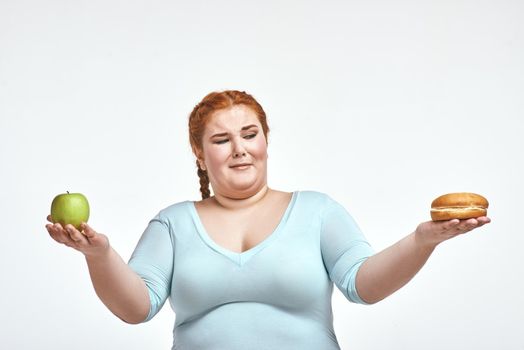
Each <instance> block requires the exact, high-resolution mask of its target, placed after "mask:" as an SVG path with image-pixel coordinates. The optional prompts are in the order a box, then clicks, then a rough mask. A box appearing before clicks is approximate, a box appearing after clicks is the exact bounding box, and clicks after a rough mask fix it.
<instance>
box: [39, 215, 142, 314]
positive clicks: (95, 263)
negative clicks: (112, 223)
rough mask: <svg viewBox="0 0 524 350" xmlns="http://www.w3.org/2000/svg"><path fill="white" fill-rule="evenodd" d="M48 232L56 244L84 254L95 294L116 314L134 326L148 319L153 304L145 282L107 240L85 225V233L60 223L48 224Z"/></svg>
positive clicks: (49, 218) (83, 225)
mask: <svg viewBox="0 0 524 350" xmlns="http://www.w3.org/2000/svg"><path fill="white" fill-rule="evenodd" d="M48 220H49V221H51V217H50V216H49V217H48ZM46 229H47V231H48V232H49V235H50V236H51V237H52V238H53V239H54V240H55V241H57V242H59V243H62V244H65V245H66V246H68V247H71V248H73V249H76V250H78V251H80V252H81V253H83V254H84V256H85V259H86V262H87V266H88V268H89V274H90V276H91V282H92V283H93V287H94V288H95V292H96V294H97V295H98V297H99V298H100V300H101V301H102V302H103V303H104V305H106V306H107V308H108V309H109V310H110V311H111V312H112V313H113V314H115V315H116V316H117V317H119V318H120V319H122V320H123V321H124V322H127V323H132V324H136V323H140V322H142V321H143V320H144V319H145V318H146V317H147V315H148V313H149V307H150V302H149V293H148V291H147V287H146V285H145V282H144V281H143V280H142V278H140V276H138V275H137V274H136V273H135V272H134V271H133V270H132V269H131V268H130V267H129V266H128V265H127V264H126V263H125V262H124V260H122V258H121V257H120V256H119V255H118V253H117V252H116V251H115V250H114V249H113V248H112V247H111V246H110V245H109V240H108V238H107V236H105V235H103V234H101V233H97V232H95V231H94V230H93V229H92V228H91V227H89V226H88V225H87V224H85V223H83V224H82V227H81V229H82V232H80V231H79V230H77V229H75V228H74V227H73V226H72V225H66V226H65V227H62V226H61V225H60V224H58V223H57V224H47V225H46Z"/></svg>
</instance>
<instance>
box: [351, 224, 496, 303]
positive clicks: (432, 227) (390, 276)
mask: <svg viewBox="0 0 524 350" xmlns="http://www.w3.org/2000/svg"><path fill="white" fill-rule="evenodd" d="M490 221H491V220H490V219H489V218H488V217H485V216H483V217H479V218H476V219H467V220H457V219H453V220H449V221H437V222H434V221H428V222H423V223H421V224H420V225H418V227H417V229H416V230H415V232H413V233H411V234H410V235H408V236H407V237H405V238H403V239H401V240H400V241H398V242H397V243H395V244H393V245H392V246H390V247H388V248H386V249H384V250H383V251H381V252H379V253H377V254H375V255H373V256H371V257H369V258H368V259H367V260H366V261H365V262H364V263H363V264H362V266H360V269H359V270H358V273H357V276H356V289H357V292H358V295H359V296H360V298H361V299H362V300H364V301H365V302H366V303H369V304H373V303H376V302H378V301H380V300H382V299H384V298H385V297H387V296H389V295H391V294H392V293H394V292H395V291H397V290H398V289H400V288H401V287H403V286H404V285H405V284H406V283H408V282H409V281H410V280H411V279H412V278H413V276H415V275H416V274H417V272H418V271H419V270H420V269H421V268H422V266H424V264H425V263H426V261H427V260H428V258H429V256H430V255H431V253H432V252H433V251H434V250H435V248H436V246H437V245H439V244H440V243H442V242H444V241H446V240H448V239H450V238H453V237H455V236H458V235H460V234H463V233H466V232H469V231H471V230H473V229H475V228H478V227H481V226H482V225H485V224H487V223H489V222H490Z"/></svg>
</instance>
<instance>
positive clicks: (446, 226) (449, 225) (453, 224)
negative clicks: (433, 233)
mask: <svg viewBox="0 0 524 350" xmlns="http://www.w3.org/2000/svg"><path fill="white" fill-rule="evenodd" d="M439 224H440V225H441V227H440V231H441V232H446V231H450V230H452V229H455V230H456V228H457V227H458V225H459V224H460V220H458V219H452V220H448V221H442V222H440V223H439Z"/></svg>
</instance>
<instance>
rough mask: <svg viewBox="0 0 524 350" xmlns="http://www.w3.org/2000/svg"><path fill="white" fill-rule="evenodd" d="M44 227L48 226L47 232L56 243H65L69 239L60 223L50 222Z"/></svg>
mask: <svg viewBox="0 0 524 350" xmlns="http://www.w3.org/2000/svg"><path fill="white" fill-rule="evenodd" d="M46 227H49V228H48V231H49V234H50V235H51V237H52V238H53V239H54V240H55V241H57V242H58V243H63V244H65V243H66V242H68V241H69V240H70V238H69V235H68V234H67V232H65V230H64V229H63V227H62V225H60V224H59V223H56V224H53V225H51V224H50V225H48V226H46Z"/></svg>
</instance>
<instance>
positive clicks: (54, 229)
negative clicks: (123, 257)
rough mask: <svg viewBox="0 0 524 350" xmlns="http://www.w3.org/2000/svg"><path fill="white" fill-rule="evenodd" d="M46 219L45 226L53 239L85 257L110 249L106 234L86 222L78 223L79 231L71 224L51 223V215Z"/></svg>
mask: <svg viewBox="0 0 524 350" xmlns="http://www.w3.org/2000/svg"><path fill="white" fill-rule="evenodd" d="M47 221H49V222H50V224H47V225H46V226H45V227H46V229H47V232H49V235H50V236H51V237H52V238H53V239H54V240H55V241H57V242H58V243H62V244H65V245H66V246H68V247H71V248H73V249H76V250H78V251H79V252H81V253H83V254H84V255H85V256H86V257H96V256H99V255H104V254H107V253H108V251H109V249H110V246H109V239H108V238H107V236H106V235H104V234H101V233H97V232H96V231H95V230H93V229H92V228H91V227H90V226H89V225H88V224H87V223H82V224H81V225H80V228H81V231H79V230H77V229H76V228H75V227H74V226H73V225H71V224H67V225H65V227H62V225H61V224H59V223H55V224H53V220H52V218H51V215H49V216H48V217H47Z"/></svg>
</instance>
